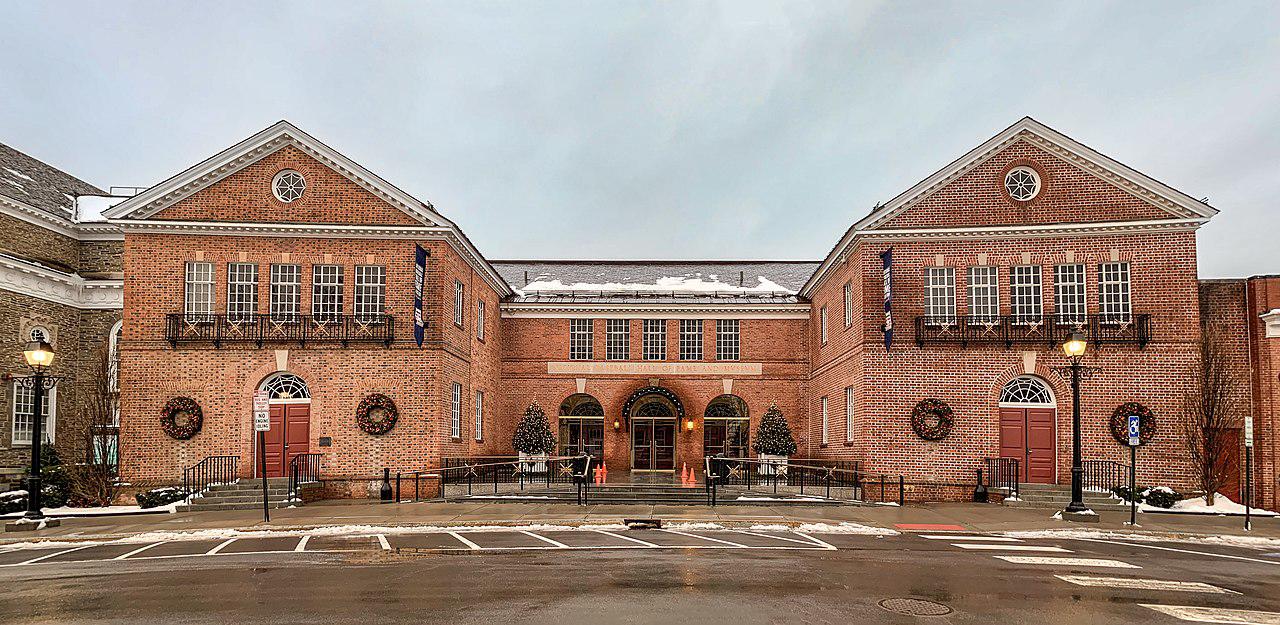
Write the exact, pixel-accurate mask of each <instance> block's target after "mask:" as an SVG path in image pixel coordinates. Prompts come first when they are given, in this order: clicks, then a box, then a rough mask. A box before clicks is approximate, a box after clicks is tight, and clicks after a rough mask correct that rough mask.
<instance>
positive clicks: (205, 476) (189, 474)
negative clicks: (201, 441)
mask: <svg viewBox="0 0 1280 625" xmlns="http://www.w3.org/2000/svg"><path fill="white" fill-rule="evenodd" d="M239 461H240V456H209V457H208V458H205V459H204V460H201V461H200V462H197V463H196V464H195V466H191V467H187V468H185V469H183V470H182V490H183V492H185V493H186V494H187V497H191V496H192V495H195V494H197V493H201V492H204V490H205V489H207V488H209V487H210V486H213V485H214V484H230V483H232V482H234V481H236V477H237V474H236V463H238V462H239Z"/></svg>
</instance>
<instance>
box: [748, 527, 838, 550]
mask: <svg viewBox="0 0 1280 625" xmlns="http://www.w3.org/2000/svg"><path fill="white" fill-rule="evenodd" d="M734 532H736V533H738V534H746V535H747V536H759V537H760V538H769V539H772V540H782V541H786V542H789V543H796V544H799V545H806V546H811V547H822V548H823V549H826V548H828V547H830V548H831V549H835V547H831V545H828V544H826V543H822V544H821V545H819V544H817V543H814V542H813V541H811V540H804V539H802V538H788V537H786V536H775V535H773V534H759V533H756V532H752V531H749V530H734Z"/></svg>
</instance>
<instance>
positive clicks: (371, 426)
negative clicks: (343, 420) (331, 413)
mask: <svg viewBox="0 0 1280 625" xmlns="http://www.w3.org/2000/svg"><path fill="white" fill-rule="evenodd" d="M399 417H400V413H399V412H397V411H396V403H395V402H394V401H391V398H390V397H387V396H386V395H383V394H382V393H371V394H369V395H366V396H365V398H364V399H362V400H360V405H359V406H357V407H356V427H358V428H360V429H361V430H362V431H363V432H365V433H366V434H374V435H378V434H386V433H387V432H390V431H391V428H393V427H395V426H396V420H397V419H399Z"/></svg>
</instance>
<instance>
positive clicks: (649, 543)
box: [591, 529, 661, 548]
mask: <svg viewBox="0 0 1280 625" xmlns="http://www.w3.org/2000/svg"><path fill="white" fill-rule="evenodd" d="M591 531H593V532H595V533H597V534H604V535H605V536H612V537H614V538H621V539H622V540H626V541H630V542H633V543H637V544H640V545H644V546H646V547H654V548H657V547H660V546H661V545H655V544H653V543H651V542H648V541H644V540H640V539H639V538H632V537H630V536H623V535H622V534H618V533H615V532H608V531H605V530H594V529H593V530H591Z"/></svg>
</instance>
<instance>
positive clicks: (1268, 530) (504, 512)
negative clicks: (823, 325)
mask: <svg viewBox="0 0 1280 625" xmlns="http://www.w3.org/2000/svg"><path fill="white" fill-rule="evenodd" d="M1052 515H1053V511H1052V510H1040V509H1028V508H1006V507H1004V506H999V505H993V504H972V503H938V504H921V505H908V506H906V507H902V508H899V507H897V506H814V507H806V506H776V507H775V506H717V507H715V508H711V507H707V506H663V505H603V504H602V505H591V506H574V505H569V504H527V503H471V502H468V503H436V502H420V503H401V504H379V503H370V502H367V501H332V502H317V503H314V504H310V505H307V506H304V507H301V508H289V509H279V510H272V511H271V522H270V523H263V522H262V511H261V510H234V511H209V512H183V513H175V514H162V515H142V516H120V517H96V518H68V519H63V520H62V525H61V526H59V527H56V528H50V529H46V530H40V531H37V532H23V533H10V534H4V535H0V545H3V544H7V543H13V542H26V541H32V540H88V539H105V538H120V537H124V536H129V535H133V534H139V533H143V532H157V531H159V532H183V531H198V530H210V529H212V530H217V529H241V530H268V531H272V530H275V531H289V530H302V529H308V528H314V527H320V526H332V525H365V526H376V527H400V526H403V527H413V526H491V525H505V526H511V525H536V524H547V525H583V524H593V525H594V524H617V523H621V522H622V521H623V520H624V519H633V518H659V519H662V521H663V522H668V523H670V522H709V523H718V524H720V525H724V526H745V525H760V524H782V525H791V526H798V525H802V524H806V523H829V524H839V523H842V522H851V523H857V524H861V525H869V526H873V527H882V528H888V529H894V528H895V526H896V525H897V524H900V523H901V524H908V523H910V524H939V525H958V526H961V527H963V528H964V529H965V530H969V531H977V532H1004V531H1026V530H1062V529H1083V530H1110V531H1123V532H1129V531H1139V532H1144V533H1151V534H1157V535H1171V536H1176V537H1184V536H1187V537H1189V536H1204V535H1234V536H1254V537H1259V538H1276V539H1280V520H1278V519H1276V518H1261V519H1255V520H1254V522H1253V531H1252V532H1247V533H1246V532H1245V531H1244V520H1243V519H1242V518H1240V517H1220V516H1193V515H1175V514H1139V515H1138V525H1139V526H1138V527H1137V528H1131V527H1129V526H1128V525H1125V522H1127V521H1128V520H1129V514H1128V513H1127V512H1124V513H1121V512H1103V513H1101V522H1099V523H1070V522H1066V521H1060V520H1057V519H1053V518H1052Z"/></svg>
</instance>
